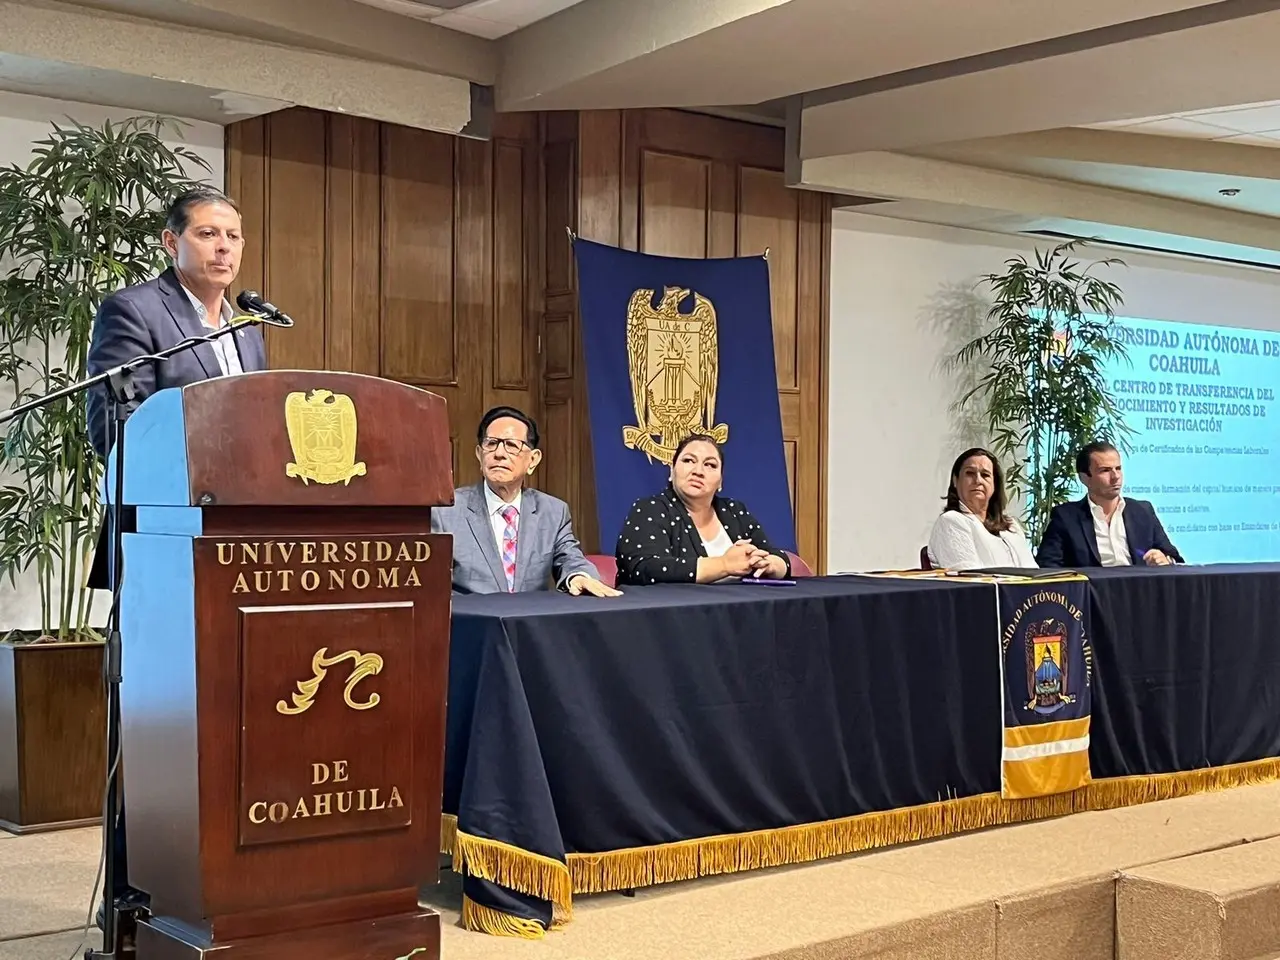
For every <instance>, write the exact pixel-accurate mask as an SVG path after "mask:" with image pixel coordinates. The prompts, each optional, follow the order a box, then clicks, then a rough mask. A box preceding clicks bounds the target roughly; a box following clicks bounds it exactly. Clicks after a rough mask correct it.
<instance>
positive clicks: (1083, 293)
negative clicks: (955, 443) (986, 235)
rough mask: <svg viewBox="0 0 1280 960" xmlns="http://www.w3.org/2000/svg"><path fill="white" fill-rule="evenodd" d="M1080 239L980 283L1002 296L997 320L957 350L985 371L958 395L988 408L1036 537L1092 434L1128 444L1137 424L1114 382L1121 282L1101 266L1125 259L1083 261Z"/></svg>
mask: <svg viewBox="0 0 1280 960" xmlns="http://www.w3.org/2000/svg"><path fill="white" fill-rule="evenodd" d="M1081 246H1083V244H1082V242H1081V241H1072V242H1070V243H1063V244H1059V245H1058V246H1055V247H1053V248H1052V249H1050V250H1047V251H1044V250H1038V251H1036V255H1035V261H1034V263H1032V262H1028V260H1027V259H1026V258H1025V257H1014V258H1012V259H1010V260H1006V261H1005V271H1004V273H996V274H988V275H987V276H985V277H982V278H981V280H980V281H979V282H980V283H983V284H986V285H987V286H989V288H990V290H991V292H992V294H993V296H994V299H993V302H992V304H991V308H990V310H989V311H988V312H987V323H988V329H987V330H986V331H985V332H983V333H982V334H980V335H978V336H976V337H974V338H973V339H971V340H970V341H969V342H967V343H966V344H965V345H964V346H963V347H961V348H960V350H959V351H958V352H957V353H956V354H955V355H954V356H953V357H952V358H951V365H952V366H953V368H957V369H983V368H985V372H983V373H982V374H981V376H980V377H979V378H978V380H977V383H976V384H975V385H973V386H971V387H970V388H969V389H968V390H966V392H965V393H964V394H963V395H962V396H961V397H960V399H959V400H957V401H956V408H957V409H960V410H966V409H969V410H971V409H972V408H974V407H975V406H976V407H977V408H978V409H979V410H980V411H981V413H982V415H983V417H984V419H985V421H986V426H987V429H988V430H989V432H990V436H991V447H992V452H993V453H995V454H996V455H997V456H999V457H1000V460H1001V465H1002V466H1003V467H1004V470H1005V476H1006V479H1007V481H1008V483H1009V486H1010V490H1011V492H1012V494H1013V495H1015V496H1016V495H1022V496H1024V497H1025V499H1026V528H1027V535H1028V537H1029V538H1030V539H1031V542H1032V543H1035V542H1037V541H1038V540H1039V539H1040V536H1041V535H1042V534H1043V532H1044V528H1045V526H1046V525H1047V523H1048V519H1049V511H1050V510H1052V509H1053V507H1054V506H1055V505H1056V504H1058V503H1061V502H1063V501H1064V500H1066V499H1068V498H1069V497H1070V496H1071V491H1072V484H1073V483H1075V482H1076V468H1075V455H1076V451H1077V450H1079V448H1080V447H1082V446H1084V445H1085V444H1086V443H1089V442H1090V441H1093V440H1098V439H1106V440H1110V441H1111V442H1112V443H1114V444H1116V445H1117V446H1118V447H1120V448H1121V449H1126V448H1127V439H1128V437H1129V436H1130V434H1131V430H1130V429H1129V427H1128V426H1126V424H1125V423H1124V418H1123V415H1122V414H1121V412H1120V410H1119V408H1118V407H1117V406H1116V403H1115V399H1114V398H1113V397H1112V395H1111V392H1110V391H1109V390H1108V388H1107V381H1106V376H1105V372H1104V371H1105V368H1106V366H1107V365H1108V364H1109V363H1110V362H1111V361H1113V360H1114V359H1116V358H1121V357H1126V356H1127V352H1126V348H1125V345H1124V343H1123V342H1122V341H1121V340H1120V337H1119V334H1118V331H1117V329H1116V326H1115V310H1116V308H1117V307H1118V306H1120V304H1121V303H1122V302H1123V297H1122V296H1121V293H1120V288H1119V287H1118V286H1117V285H1116V284H1114V283H1111V282H1108V281H1106V280H1103V279H1101V278H1099V277H1097V276H1095V275H1094V270H1095V269H1096V268H1098V267H1109V266H1117V265H1118V266H1123V265H1124V264H1123V262H1122V261H1120V260H1116V259H1107V260H1099V261H1095V262H1093V263H1090V264H1088V265H1087V266H1086V265H1082V264H1081V263H1080V262H1079V261H1078V260H1076V259H1073V256H1074V255H1075V253H1076V250H1077V248H1078V247H1081Z"/></svg>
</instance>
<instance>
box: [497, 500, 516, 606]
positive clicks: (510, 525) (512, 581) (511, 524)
mask: <svg viewBox="0 0 1280 960" xmlns="http://www.w3.org/2000/svg"><path fill="white" fill-rule="evenodd" d="M501 514H502V519H503V520H505V521H506V522H507V526H506V529H504V530H503V531H502V569H503V570H504V571H505V572H506V574H507V593H515V592H516V539H517V528H518V527H519V521H520V511H519V510H517V509H516V508H515V507H513V506H511V505H510V504H508V505H507V506H505V507H503V508H502V510H501Z"/></svg>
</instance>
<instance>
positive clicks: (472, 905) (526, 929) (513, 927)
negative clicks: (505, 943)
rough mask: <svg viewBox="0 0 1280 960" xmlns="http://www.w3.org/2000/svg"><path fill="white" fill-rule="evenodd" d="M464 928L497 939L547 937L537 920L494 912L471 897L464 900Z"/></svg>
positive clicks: (538, 938)
mask: <svg viewBox="0 0 1280 960" xmlns="http://www.w3.org/2000/svg"><path fill="white" fill-rule="evenodd" d="M462 926H463V927H464V928H466V929H467V930H471V931H474V932H475V933H487V934H490V935H491V936H495V937H519V938H520V939H522V940H541V939H542V938H543V937H545V936H546V935H547V931H546V930H544V929H542V924H540V923H539V922H538V921H537V920H526V919H525V918H524V917H515V916H512V915H511V914H509V913H503V912H502V911H501V910H494V909H493V908H492V907H486V906H485V905H484V904H482V903H476V902H475V901H474V900H472V899H471V898H470V897H466V896H464V897H463V898H462Z"/></svg>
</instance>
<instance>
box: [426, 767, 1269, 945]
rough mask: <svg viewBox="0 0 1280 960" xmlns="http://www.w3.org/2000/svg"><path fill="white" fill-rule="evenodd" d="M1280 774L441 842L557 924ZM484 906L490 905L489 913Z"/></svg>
mask: <svg viewBox="0 0 1280 960" xmlns="http://www.w3.org/2000/svg"><path fill="white" fill-rule="evenodd" d="M1276 780H1280V758H1271V759H1266V760H1257V761H1253V762H1251V763H1241V764H1235V765H1233V766H1226V767H1211V768H1207V769H1203V770H1190V771H1186V772H1182V773H1169V774H1158V775H1154V776H1136V777H1115V778H1112V779H1108V780H1095V781H1093V782H1091V783H1090V784H1088V785H1087V786H1085V787H1081V788H1080V789H1079V790H1074V791H1072V792H1070V793H1060V794H1053V795H1050V796H1046V797H1034V798H1031V799H1027V800H1002V799H1001V797H1000V795H999V794H998V793H990V794H982V795H980V796H976V797H958V798H955V799H951V800H943V801H939V802H937V803H930V804H924V805H922V806H918V807H905V808H903V809H900V810H887V811H884V812H880V813H868V814H861V815H859V816H855V817H846V818H844V819H842V820H830V821H826V822H823V823H809V824H799V825H797V826H792V827H780V828H777V829H773V830H759V831H756V832H753V833H741V834H728V835H724V836H717V837H700V838H697V839H693V840H682V841H677V842H674V843H665V844H659V845H656V846H651V847H633V848H630V849H626V850H610V851H607V852H605V853H571V854H569V856H568V865H567V866H566V865H565V864H564V863H561V862H560V861H558V860H555V859H552V858H550V857H544V856H540V855H538V854H535V853H530V852H529V851H527V850H521V849H519V848H518V847H513V846H511V845H509V844H505V843H500V842H498V841H496V840H486V839H484V838H482V837H474V836H471V835H470V834H467V833H463V832H461V831H459V830H458V829H457V818H456V817H454V816H452V815H450V814H445V815H444V816H443V817H442V818H441V831H440V847H441V850H442V852H445V853H450V854H452V855H453V858H454V870H456V871H458V872H462V870H463V869H465V870H466V872H467V873H469V874H471V875H472V876H476V877H479V878H481V879H483V880H488V881H490V882H492V883H497V884H500V885H502V886H504V887H507V888H509V889H511V890H516V891H518V892H520V893H524V894H527V895H529V896H534V897H539V898H541V899H543V900H550V901H551V902H552V905H553V916H554V920H553V923H552V926H553V928H554V927H558V926H561V925H562V924H564V923H566V922H568V920H569V919H570V918H571V917H572V912H573V894H578V893H583V894H585V893H604V892H606V891H610V890H633V889H637V888H639V887H647V886H652V885H655V884H660V883H671V882H674V881H677V880H692V879H695V878H697V877H706V876H714V875H717V874H726V873H735V872H739V871H744V870H759V869H763V868H766V867H778V866H785V865H788V864H796V863H807V862H810V861H813V860H821V859H825V858H828V857H836V856H841V855H844V854H849V853H857V852H860V851H863V850H874V849H877V848H880V847H889V846H896V845H898V844H903V843H910V842H913V841H917V840H930V839H934V838H937V837H945V836H950V835H952V834H959V833H966V832H969V831H972V830H980V829H984V828H987V827H996V826H1002V825H1005V824H1012V823H1025V822H1028V821H1032V820H1044V819H1048V818H1050V817H1061V816H1065V815H1067V814H1070V813H1081V812H1084V811H1087V810H1113V809H1117V808H1120V807H1128V806H1134V805H1137V804H1141V803H1151V802H1154V801H1157V800H1172V799H1175V798H1178V797H1186V796H1191V795H1193V794H1198V793H1209V792H1215V791H1220V790H1228V789H1231V788H1234V787H1242V786H1250V785H1254V784H1261V783H1270V782H1274V781H1276ZM463 906H464V916H463V919H464V922H465V923H466V926H467V929H469V930H472V929H483V930H484V931H485V932H498V933H501V929H500V928H503V929H515V927H512V926H511V924H515V925H516V926H519V927H520V928H521V929H525V928H524V927H523V925H524V924H528V923H532V924H533V925H534V926H536V927H538V930H539V931H540V932H539V933H538V934H537V936H541V935H542V932H544V931H542V927H541V924H538V923H536V922H535V921H525V920H521V919H520V918H516V917H508V916H507V915H506V914H502V913H500V912H499V911H494V910H490V909H488V908H485V907H482V906H480V905H479V904H475V905H473V907H472V908H471V909H472V915H473V917H474V919H469V918H468V915H467V913H466V910H467V909H468V908H467V906H466V902H464V905H463ZM480 911H485V913H484V919H481V914H480ZM504 918H505V919H504ZM473 924H474V925H473ZM490 927H492V928H493V929H489V928H490ZM501 935H504V936H525V935H529V934H518V933H501Z"/></svg>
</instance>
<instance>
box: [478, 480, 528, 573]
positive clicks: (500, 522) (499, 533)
mask: <svg viewBox="0 0 1280 960" xmlns="http://www.w3.org/2000/svg"><path fill="white" fill-rule="evenodd" d="M523 499H524V491H523V490H521V491H520V492H519V493H517V494H516V498H515V499H514V500H512V501H511V502H510V503H507V501H505V500H503V499H502V498H501V497H500V496H498V495H497V494H496V493H494V492H493V490H492V489H490V487H489V484H487V483H486V484H485V485H484V503H485V507H486V508H487V509H488V511H489V523H490V525H491V526H492V527H493V540H494V543H496V544H497V545H498V559H499V560H501V559H502V539H503V534H505V533H506V532H507V521H506V518H504V517H503V516H502V511H503V510H505V509H506V508H507V507H515V508H516V540H517V541H519V539H520V501H521V500H523Z"/></svg>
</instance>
